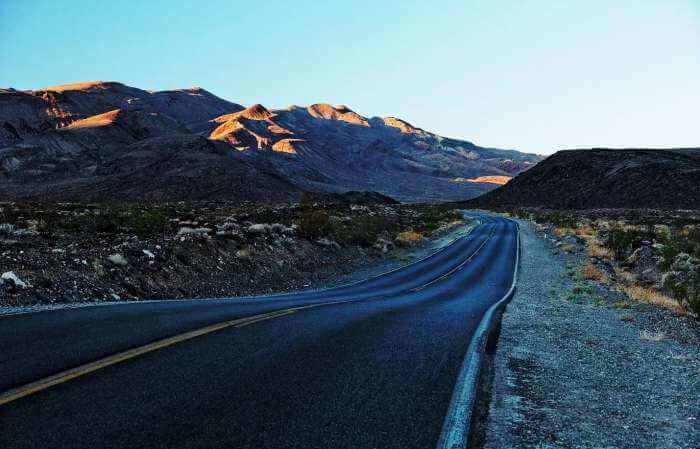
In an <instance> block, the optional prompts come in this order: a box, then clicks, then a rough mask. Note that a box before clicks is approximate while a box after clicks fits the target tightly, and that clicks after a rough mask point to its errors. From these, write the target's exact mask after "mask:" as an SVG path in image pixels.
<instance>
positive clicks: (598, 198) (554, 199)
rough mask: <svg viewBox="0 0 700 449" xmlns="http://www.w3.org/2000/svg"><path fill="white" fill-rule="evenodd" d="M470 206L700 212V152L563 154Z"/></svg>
mask: <svg viewBox="0 0 700 449" xmlns="http://www.w3.org/2000/svg"><path fill="white" fill-rule="evenodd" d="M467 205H468V206H469V207H493V208H499V207H512V206H525V207H546V208H552V209H595V208H630V209H640V208H645V209H646V208H652V209H700V148H691V149H675V150H650V149H624V150H611V149H591V150H566V151H559V152H557V153H555V154H553V155H552V156H550V157H548V158H547V159H545V160H544V161H542V162H540V163H539V164H537V165H536V166H535V167H533V168H532V169H531V170H528V171H526V172H524V173H521V174H519V175H518V176H516V177H515V178H513V179H512V180H511V181H509V182H508V183H507V184H505V185H504V186H502V187H499V188H498V189H496V190H493V191H491V192H488V193H486V194H484V195H483V196H480V197H478V198H476V199H473V200H470V201H468V202H467Z"/></svg>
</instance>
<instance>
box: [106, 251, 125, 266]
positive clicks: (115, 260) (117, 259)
mask: <svg viewBox="0 0 700 449" xmlns="http://www.w3.org/2000/svg"><path fill="white" fill-rule="evenodd" d="M107 260H108V261H109V262H110V263H111V264H112V265H116V266H118V267H125V266H127V265H129V262H127V260H126V258H125V257H124V256H122V255H121V254H111V255H110V256H108V257H107Z"/></svg>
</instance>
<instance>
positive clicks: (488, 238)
mask: <svg viewBox="0 0 700 449" xmlns="http://www.w3.org/2000/svg"><path fill="white" fill-rule="evenodd" d="M495 233H496V228H495V227H493V228H492V229H491V234H489V236H488V237H487V238H486V240H484V241H483V242H482V243H481V245H479V247H478V248H477V249H476V251H474V252H473V253H471V255H470V256H469V257H467V258H466V259H465V260H464V261H463V262H462V263H460V264H459V265H457V266H456V267H454V268H453V269H451V270H450V271H448V272H447V273H445V274H442V275H440V276H438V277H436V278H435V279H433V280H432V281H430V282H428V283H427V284H423V285H421V286H420V287H415V288H412V289H411V290H409V292H417V291H421V290H423V289H424V288H426V287H429V286H431V285H433V284H434V283H436V282H438V281H441V280H443V279H445V278H446V277H449V276H451V275H452V273H454V272H456V271H459V270H461V269H462V268H464V266H465V265H466V264H468V263H469V262H470V261H471V260H472V259H473V258H474V256H476V255H477V254H478V253H479V251H481V248H483V247H484V245H486V243H487V242H488V241H489V240H491V237H493V234H495Z"/></svg>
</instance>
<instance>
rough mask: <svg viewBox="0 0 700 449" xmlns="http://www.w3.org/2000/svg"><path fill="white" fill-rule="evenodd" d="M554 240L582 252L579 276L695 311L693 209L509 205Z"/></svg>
mask: <svg viewBox="0 0 700 449" xmlns="http://www.w3.org/2000/svg"><path fill="white" fill-rule="evenodd" d="M508 213H509V214H511V215H513V216H516V217H519V218H523V219H528V220H532V221H534V222H535V223H537V224H538V225H539V226H540V228H541V229H543V231H544V232H545V233H549V234H551V235H553V236H555V237H556V239H557V240H558V243H557V245H558V246H559V248H560V249H561V250H563V251H567V252H573V251H576V248H577V247H581V248H582V249H583V251H585V254H584V255H585V260H584V262H582V266H581V268H580V276H581V277H582V278H584V279H589V280H594V281H596V282H599V283H601V284H604V285H610V286H612V287H614V288H616V289H618V290H620V291H622V292H624V293H625V294H626V295H627V296H628V297H629V298H631V299H634V300H638V301H643V302H647V303H651V304H656V305H660V306H663V307H666V308H668V309H671V310H673V311H675V312H678V313H684V314H688V315H692V316H695V317H698V316H700V217H699V216H698V215H697V214H696V213H692V212H661V211H649V212H648V213H644V212H642V211H636V210H633V211H624V210H601V211H584V212H578V211H551V210H541V209H524V208H521V209H514V210H510V211H508Z"/></svg>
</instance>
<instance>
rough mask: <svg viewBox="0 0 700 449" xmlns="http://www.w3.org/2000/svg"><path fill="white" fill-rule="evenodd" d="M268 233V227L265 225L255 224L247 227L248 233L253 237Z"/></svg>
mask: <svg viewBox="0 0 700 449" xmlns="http://www.w3.org/2000/svg"><path fill="white" fill-rule="evenodd" d="M269 231H270V225H268V224H267V223H255V224H252V225H250V226H248V232H249V233H250V234H254V235H262V234H267V233H268V232H269Z"/></svg>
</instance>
